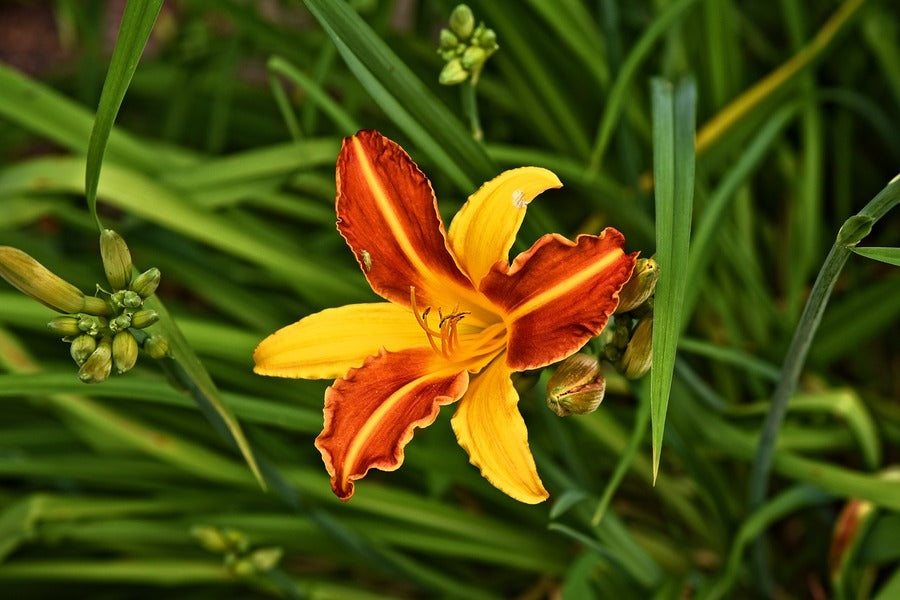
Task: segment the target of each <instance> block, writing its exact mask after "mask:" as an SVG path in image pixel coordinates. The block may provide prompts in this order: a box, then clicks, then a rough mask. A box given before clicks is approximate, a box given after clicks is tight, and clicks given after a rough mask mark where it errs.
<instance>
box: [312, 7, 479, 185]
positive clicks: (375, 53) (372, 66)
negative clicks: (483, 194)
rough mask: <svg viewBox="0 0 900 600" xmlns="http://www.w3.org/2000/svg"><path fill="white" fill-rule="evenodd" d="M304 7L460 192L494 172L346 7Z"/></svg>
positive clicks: (441, 108)
mask: <svg viewBox="0 0 900 600" xmlns="http://www.w3.org/2000/svg"><path fill="white" fill-rule="evenodd" d="M304 4H306V6H307V8H309V10H310V12H312V14H313V15H314V16H315V17H316V19H317V20H318V21H319V23H320V24H321V25H322V27H323V28H324V29H325V31H326V32H327V33H328V35H329V36H330V37H331V39H332V41H333V42H334V43H335V45H336V46H337V48H338V51H340V53H341V56H343V58H344V61H346V63H347V66H349V67H350V69H351V70H352V71H353V73H354V75H356V77H357V78H358V79H359V81H360V83H362V84H363V86H364V87H365V88H366V90H367V91H368V92H369V94H370V95H371V96H372V98H373V99H374V100H375V102H376V103H377V104H378V105H379V106H380V107H381V109H382V110H383V111H384V112H385V113H386V114H387V115H388V116H389V117H390V118H391V119H392V120H393V121H394V122H395V123H396V124H397V126H399V127H400V128H401V129H403V131H404V132H405V133H406V135H408V136H409V137H410V139H412V140H413V141H414V142H415V143H416V145H418V146H419V148H421V150H422V152H424V153H425V154H426V155H427V156H428V157H429V158H430V159H431V160H432V161H433V162H434V163H435V164H436V165H437V167H438V168H439V169H441V170H442V171H443V172H444V173H446V174H447V176H448V177H450V178H451V179H452V180H453V181H454V183H456V185H457V186H459V187H460V189H461V190H463V191H465V192H466V193H470V192H471V191H472V190H474V189H475V186H476V185H477V184H478V183H480V182H481V181H486V180H487V179H489V178H490V177H492V176H493V175H494V174H495V173H493V170H494V169H493V168H492V167H491V160H490V159H489V158H488V156H487V154H486V153H485V151H484V149H483V148H482V147H481V146H480V145H479V144H478V143H477V142H475V140H473V139H472V136H471V135H470V134H469V132H468V130H467V128H466V127H465V125H463V124H462V123H461V122H460V120H459V119H458V118H457V117H456V116H455V115H454V114H453V113H451V112H450V111H449V110H448V109H447V107H446V106H444V105H443V104H442V103H441V102H440V101H439V100H438V99H437V98H435V96H434V94H432V93H431V91H430V90H429V89H428V87H427V86H426V85H425V84H424V83H422V81H421V80H420V79H419V78H418V77H416V76H415V75H414V74H413V73H412V71H411V70H410V69H409V67H408V66H406V64H405V63H404V62H403V61H402V60H400V59H399V58H398V57H397V55H396V54H394V52H393V51H392V50H391V49H390V47H388V45H387V44H386V43H385V42H384V41H383V40H382V39H381V38H379V37H378V35H377V34H375V32H374V31H372V28H371V27H370V26H369V25H368V24H367V23H366V22H365V21H364V20H363V19H362V18H361V17H360V16H359V15H358V14H357V13H356V12H354V11H353V9H352V8H351V7H350V5H349V4H348V3H346V2H330V1H328V0H304ZM436 77H437V75H436V74H435V78H436Z"/></svg>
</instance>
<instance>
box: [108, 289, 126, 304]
mask: <svg viewBox="0 0 900 600" xmlns="http://www.w3.org/2000/svg"><path fill="white" fill-rule="evenodd" d="M125 292H126V290H119V291H118V292H113V293H112V294H110V295H109V303H110V304H112V305H113V307H114V308H125Z"/></svg>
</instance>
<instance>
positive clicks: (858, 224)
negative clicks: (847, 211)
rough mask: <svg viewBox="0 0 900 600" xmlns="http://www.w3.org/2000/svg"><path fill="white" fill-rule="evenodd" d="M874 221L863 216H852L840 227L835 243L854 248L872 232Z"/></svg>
mask: <svg viewBox="0 0 900 600" xmlns="http://www.w3.org/2000/svg"><path fill="white" fill-rule="evenodd" d="M874 224H875V219H874V218H872V217H869V216H864V215H853V216H852V217H850V218H849V219H847V220H846V221H844V224H843V225H841V229H840V231H838V234H837V241H838V243H839V244H841V245H842V246H847V247H850V246H855V245H857V244H858V243H860V242H861V241H862V240H863V238H865V237H866V236H867V235H869V234H870V233H871V232H872V225H874Z"/></svg>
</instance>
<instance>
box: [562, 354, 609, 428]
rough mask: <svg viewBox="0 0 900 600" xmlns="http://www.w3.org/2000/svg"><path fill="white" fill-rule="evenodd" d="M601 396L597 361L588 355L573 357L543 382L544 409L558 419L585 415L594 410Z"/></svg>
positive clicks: (603, 387) (602, 388) (601, 379)
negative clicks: (547, 408) (545, 402)
mask: <svg viewBox="0 0 900 600" xmlns="http://www.w3.org/2000/svg"><path fill="white" fill-rule="evenodd" d="M605 392H606V379H605V378H604V377H603V373H602V372H601V371H600V361H598V360H597V359H596V357H593V356H590V355H588V354H573V355H572V356H570V357H569V358H567V359H566V360H564V361H563V362H562V364H560V365H559V367H557V368H556V372H554V373H553V375H552V376H551V377H550V380H549V381H548V382H547V406H549V407H550V410H552V411H553V412H555V413H556V414H557V415H559V416H560V417H568V416H569V415H573V414H577V415H583V414H588V413H592V412H594V411H595V410H597V407H598V406H600V402H602V401H603V395H604V393H605Z"/></svg>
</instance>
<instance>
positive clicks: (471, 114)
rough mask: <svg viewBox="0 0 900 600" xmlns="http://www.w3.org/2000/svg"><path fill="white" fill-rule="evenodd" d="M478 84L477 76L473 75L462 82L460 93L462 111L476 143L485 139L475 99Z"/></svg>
mask: <svg viewBox="0 0 900 600" xmlns="http://www.w3.org/2000/svg"><path fill="white" fill-rule="evenodd" d="M476 84H477V76H476V75H475V74H474V73H473V74H472V76H471V77H469V78H468V79H466V80H465V81H464V82H462V84H461V85H460V90H459V91H460V97H461V99H462V111H463V114H464V115H465V116H466V118H467V119H468V121H469V128H470V129H471V130H472V137H473V138H475V141H477V142H480V141H482V140H483V139H484V132H483V131H482V129H481V119H480V118H479V116H478V101H477V99H476V98H475V85H476Z"/></svg>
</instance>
